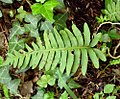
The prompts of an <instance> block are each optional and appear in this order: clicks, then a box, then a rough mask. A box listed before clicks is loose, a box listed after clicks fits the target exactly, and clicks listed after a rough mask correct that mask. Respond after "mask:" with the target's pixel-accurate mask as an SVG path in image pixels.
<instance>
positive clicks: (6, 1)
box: [0, 0, 13, 4]
mask: <svg viewBox="0 0 120 99" xmlns="http://www.w3.org/2000/svg"><path fill="white" fill-rule="evenodd" d="M0 1H2V2H4V3H9V4H11V3H13V1H12V0H0Z"/></svg>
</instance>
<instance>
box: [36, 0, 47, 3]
mask: <svg viewBox="0 0 120 99" xmlns="http://www.w3.org/2000/svg"><path fill="white" fill-rule="evenodd" d="M35 1H36V2H41V3H44V2H45V1H46V0H35Z"/></svg>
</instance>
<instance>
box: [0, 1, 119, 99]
mask: <svg viewBox="0 0 120 99" xmlns="http://www.w3.org/2000/svg"><path fill="white" fill-rule="evenodd" d="M103 2H104V1H103V0H65V1H64V3H65V6H66V8H68V9H69V17H68V19H67V22H66V24H67V27H68V28H69V29H71V25H72V21H73V22H74V23H75V24H76V25H77V27H78V28H79V29H80V30H81V31H82V29H83V23H84V22H87V23H88V25H89V26H90V30H91V33H95V32H96V31H97V28H98V24H97V21H96V16H99V15H100V14H101V9H103V8H104V3H103ZM21 5H22V4H20V3H19V2H17V1H16V2H14V3H13V4H12V5H9V6H8V5H7V6H4V5H2V4H1V3H0V9H1V10H2V12H4V13H3V17H2V18H1V19H0V46H2V48H0V56H3V57H4V58H5V55H6V53H7V50H8V40H7V38H8V37H9V29H10V28H11V27H12V20H14V17H13V18H12V19H11V18H10V17H8V15H7V11H9V10H11V9H17V8H19V7H20V6H21ZM24 7H25V10H30V8H29V7H28V4H27V3H26V4H24ZM109 27H110V24H107V25H104V26H102V27H101V28H100V30H102V29H103V30H104V29H106V28H109ZM1 33H3V34H1ZM118 42H119V41H118V40H115V41H113V46H112V48H111V51H112V50H113V49H114V46H116V44H117V43H118ZM111 54H113V53H112V52H111ZM118 54H120V48H119V49H118ZM108 60H110V58H109V57H108ZM107 64H108V62H101V61H100V68H99V69H95V68H93V66H92V63H91V62H89V66H88V70H87V75H86V76H82V74H80V72H79V71H78V72H77V73H76V74H75V75H74V76H73V78H74V80H75V81H76V82H77V83H79V85H80V86H81V87H80V88H78V89H74V90H73V92H74V93H76V95H77V96H81V97H82V98H83V99H92V98H91V97H92V96H93V95H94V94H95V93H96V92H101V91H103V90H104V89H103V88H104V86H105V85H106V84H108V83H111V84H115V85H116V86H118V85H120V65H114V66H110V67H108V68H107V69H105V71H103V70H104V68H105V67H106V66H107ZM102 71H103V72H102ZM117 71H119V73H116V72H117ZM10 72H11V73H12V74H11V75H14V69H12V68H11V71H10ZM37 73H38V71H37V70H34V71H33V70H29V71H27V72H26V75H25V80H26V82H30V80H33V78H35V77H36V74H37ZM15 75H16V74H15ZM17 76H20V77H21V75H17ZM26 85H27V84H26ZM24 86H25V84H24ZM35 87H36V85H35V84H33V89H32V90H33V91H34V92H33V95H34V93H36V90H35ZM23 89H24V88H23ZM48 89H50V90H56V89H55V88H54V89H53V88H51V87H49V88H48ZM19 90H21V93H22V94H24V92H22V91H23V90H22V88H19ZM119 98H120V92H118V94H117V99H119ZM14 99H17V98H14Z"/></svg>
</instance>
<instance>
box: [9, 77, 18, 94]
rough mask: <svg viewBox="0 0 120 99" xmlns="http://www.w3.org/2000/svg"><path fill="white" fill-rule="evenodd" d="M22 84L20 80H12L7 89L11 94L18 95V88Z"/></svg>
mask: <svg viewBox="0 0 120 99" xmlns="http://www.w3.org/2000/svg"><path fill="white" fill-rule="evenodd" d="M19 84H20V79H14V80H11V81H10V82H9V83H8V85H7V88H8V89H9V90H10V93H11V94H14V95H16V94H17V93H18V91H17V90H18V86H19Z"/></svg>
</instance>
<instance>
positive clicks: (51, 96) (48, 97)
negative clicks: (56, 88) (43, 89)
mask: <svg viewBox="0 0 120 99" xmlns="http://www.w3.org/2000/svg"><path fill="white" fill-rule="evenodd" d="M43 99H54V92H47V93H45V94H44V98H43Z"/></svg>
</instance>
